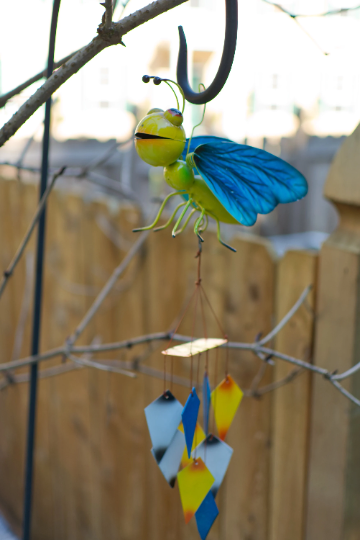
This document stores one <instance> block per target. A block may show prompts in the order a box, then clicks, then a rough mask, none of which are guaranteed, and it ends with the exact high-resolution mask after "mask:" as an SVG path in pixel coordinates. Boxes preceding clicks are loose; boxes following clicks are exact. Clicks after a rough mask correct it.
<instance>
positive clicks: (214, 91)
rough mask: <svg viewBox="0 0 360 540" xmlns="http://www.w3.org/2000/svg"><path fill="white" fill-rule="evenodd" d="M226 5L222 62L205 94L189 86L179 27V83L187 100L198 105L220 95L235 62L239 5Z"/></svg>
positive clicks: (227, 0)
mask: <svg viewBox="0 0 360 540" xmlns="http://www.w3.org/2000/svg"><path fill="white" fill-rule="evenodd" d="M225 3H226V28H225V39H224V48H223V53H222V57H221V62H220V66H219V69H218V72H217V74H216V76H215V79H214V80H213V82H212V83H211V85H210V86H209V87H208V88H207V89H206V90H204V92H199V93H198V92H194V91H193V90H192V89H191V87H190V85H189V79H188V69H187V44H186V38H185V34H184V30H183V27H182V26H179V38H180V49H179V56H178V63H177V81H178V84H179V85H180V86H181V88H182V89H183V92H184V95H185V98H186V100H187V101H189V102H190V103H194V104H196V105H204V104H205V103H208V102H209V101H211V100H212V99H214V97H216V96H217V95H218V93H219V92H220V90H221V89H222V87H223V86H224V84H225V82H226V79H227V78H228V76H229V73H230V70H231V66H232V63H233V60H234V56H235V50H236V38H237V28H238V3H237V0H225Z"/></svg>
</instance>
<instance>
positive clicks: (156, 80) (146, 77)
mask: <svg viewBox="0 0 360 540" xmlns="http://www.w3.org/2000/svg"><path fill="white" fill-rule="evenodd" d="M150 79H154V84H155V85H156V86H158V85H159V84H160V83H161V82H162V81H164V82H165V83H166V84H167V85H168V87H169V88H170V89H171V90H172V92H173V93H174V96H175V99H176V104H177V108H178V109H180V105H179V100H178V97H177V95H176V92H175V90H174V88H173V87H172V86H171V84H174V85H175V86H176V87H177V88H178V90H179V92H180V94H181V96H182V99H183V104H182V110H181V113H182V114H184V109H185V96H184V92H183V89H182V88H181V86H180V85H179V84H178V83H177V82H175V81H173V80H171V79H162V78H161V77H156V76H154V75H143V77H142V81H143V82H144V83H148V82H150Z"/></svg>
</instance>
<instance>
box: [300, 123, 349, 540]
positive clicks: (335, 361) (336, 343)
mask: <svg viewBox="0 0 360 540" xmlns="http://www.w3.org/2000/svg"><path fill="white" fill-rule="evenodd" d="M359 144H360V127H358V128H357V129H356V130H355V132H354V133H353V134H352V135H351V136H350V137H348V138H347V139H346V140H345V143H344V144H343V146H342V147H341V148H340V150H339V152H338V154H337V156H336V157H335V160H334V162H333V165H332V166H331V168H330V171H329V177H328V179H327V181H326V184H325V196H328V197H329V198H330V199H331V201H333V202H334V203H335V206H336V208H337V210H338V211H339V214H340V222H339V226H338V228H337V229H336V230H335V231H334V233H333V234H332V235H331V236H330V237H329V239H328V240H327V241H326V242H325V243H324V245H323V247H322V250H321V253H320V261H319V288H318V302H317V324H316V341H315V357H314V361H315V363H316V364H317V365H319V366H322V367H325V368H327V369H329V370H330V371H333V370H339V371H344V370H347V369H348V368H350V367H351V366H352V365H353V364H355V363H357V362H359V359H360V349H359V345H360V340H359V335H360V334H359V325H360V320H359V313H360V303H359V298H360V294H359V292H360V288H359V284H360V280H359V276H360V209H359V206H360V188H359V176H358V166H357V163H358V160H359ZM343 384H344V387H345V388H347V389H349V390H350V391H352V392H353V393H354V394H355V395H356V396H357V397H358V398H359V397H360V372H359V371H358V372H357V374H355V375H354V376H353V377H351V378H350V379H347V380H345V381H343ZM358 411H359V409H358V408H357V407H356V406H352V405H351V404H350V402H349V401H348V400H347V399H346V398H344V396H342V395H341V394H340V393H338V392H337V391H336V389H334V388H332V387H331V385H330V384H329V383H328V382H326V381H324V380H323V379H322V378H320V377H315V378H314V386H313V396H312V416H311V438H310V442H311V447H310V468H309V493H308V504H307V530H306V540H315V539H316V540H325V539H329V538H331V539H332V540H355V539H358V538H359V537H360V536H359V535H360V532H359V531H360V512H359V507H360V490H359V486H360V466H359V459H358V449H359V446H358V444H359V437H360V422H359V418H360V416H359V412H358Z"/></svg>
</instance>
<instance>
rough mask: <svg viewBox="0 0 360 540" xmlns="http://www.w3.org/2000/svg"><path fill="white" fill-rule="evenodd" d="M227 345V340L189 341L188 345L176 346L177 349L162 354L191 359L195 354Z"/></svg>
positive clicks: (167, 350) (173, 348) (172, 348)
mask: <svg viewBox="0 0 360 540" xmlns="http://www.w3.org/2000/svg"><path fill="white" fill-rule="evenodd" d="M225 343H227V339H219V338H207V339H206V338H202V339H196V340H195V341H189V342H188V343H182V344H181V345H175V347H171V348H170V349H166V350H165V351H161V352H162V354H167V355H168V356H182V357H183V358H189V357H190V356H194V355H195V354H200V353H202V352H205V351H208V350H210V349H215V348H216V347H220V346H221V345H224V344H225Z"/></svg>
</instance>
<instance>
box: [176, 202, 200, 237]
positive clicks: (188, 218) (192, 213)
mask: <svg viewBox="0 0 360 540" xmlns="http://www.w3.org/2000/svg"><path fill="white" fill-rule="evenodd" d="M195 212H198V209H197V208H193V209H192V210H191V212H190V214H189V215H188V217H187V218H186V220H185V223H184V225H183V226H182V227H181V229H179V230H178V231H176V233H175V236H177V235H178V234H180V233H182V232H183V230H184V229H185V228H186V225H187V224H188V223H189V221H190V218H191V217H192V216H193V215H194V214H195Z"/></svg>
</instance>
